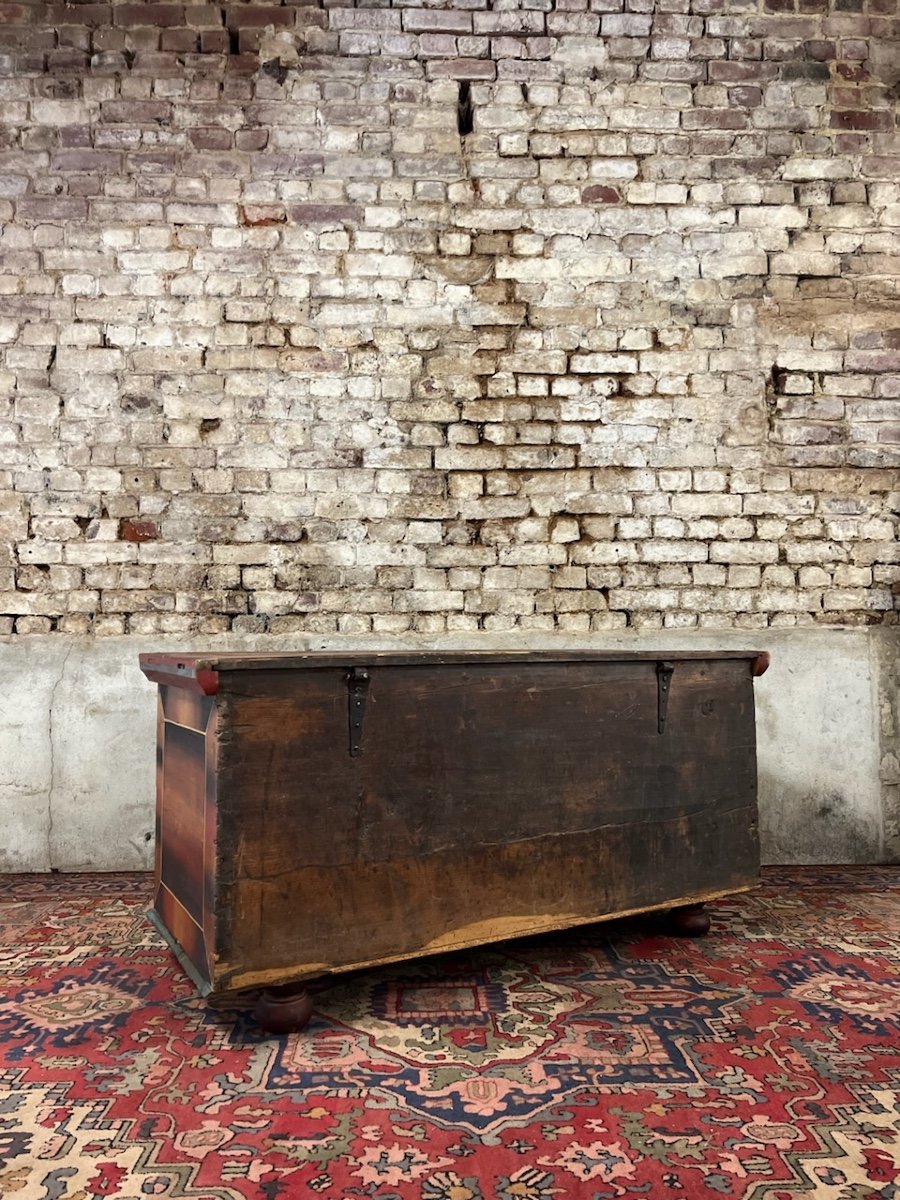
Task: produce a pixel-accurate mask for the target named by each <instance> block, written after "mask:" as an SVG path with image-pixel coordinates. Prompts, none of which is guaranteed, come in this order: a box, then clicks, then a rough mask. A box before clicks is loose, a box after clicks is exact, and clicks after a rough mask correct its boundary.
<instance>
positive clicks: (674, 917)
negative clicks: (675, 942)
mask: <svg viewBox="0 0 900 1200" xmlns="http://www.w3.org/2000/svg"><path fill="white" fill-rule="evenodd" d="M666 922H667V924H668V927H669V932H670V933H672V934H674V935H675V936H676V937H703V935H704V934H705V933H709V913H708V912H707V911H706V910H705V908H704V906H703V905H702V904H685V905H684V906H683V907H682V908H672V909H670V910H669V913H668V916H667V918H666Z"/></svg>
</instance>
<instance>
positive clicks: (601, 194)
mask: <svg viewBox="0 0 900 1200" xmlns="http://www.w3.org/2000/svg"><path fill="white" fill-rule="evenodd" d="M581 199H582V200H584V201H585V203H590V202H594V203H598V204H618V203H619V201H620V200H621V199H622V197H621V196H620V195H619V193H618V192H617V191H616V189H615V188H612V187H604V186H603V184H600V183H594V184H591V186H590V187H586V188H585V189H584V190H583V191H582V193H581Z"/></svg>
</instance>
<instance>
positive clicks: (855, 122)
mask: <svg viewBox="0 0 900 1200" xmlns="http://www.w3.org/2000/svg"><path fill="white" fill-rule="evenodd" d="M831 127H832V129H893V127H894V117H893V114H892V113H890V112H888V111H887V109H881V110H880V111H875V112H871V111H870V112H860V111H853V110H852V109H845V110H844V111H842V112H833V113H832V114H831Z"/></svg>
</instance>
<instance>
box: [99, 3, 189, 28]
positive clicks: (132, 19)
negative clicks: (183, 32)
mask: <svg viewBox="0 0 900 1200" xmlns="http://www.w3.org/2000/svg"><path fill="white" fill-rule="evenodd" d="M113 24H115V25H121V26H123V27H125V28H126V29H127V28H129V27H130V26H132V25H154V26H160V27H166V28H167V27H168V26H170V25H183V24H184V7H183V6H182V5H181V4H117V5H116V6H115V7H114V8H113Z"/></svg>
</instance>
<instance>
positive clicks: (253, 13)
mask: <svg viewBox="0 0 900 1200" xmlns="http://www.w3.org/2000/svg"><path fill="white" fill-rule="evenodd" d="M225 21H226V24H227V25H228V27H229V29H245V28H247V27H248V26H249V27H254V28H259V29H264V28H265V27H266V25H281V26H285V25H293V24H294V12H293V9H290V8H274V7H273V6H272V5H269V4H267V5H263V6H260V7H257V6H256V5H253V6H252V7H250V6H249V5H237V4H229V5H228V8H227V9H226V10H225Z"/></svg>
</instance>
